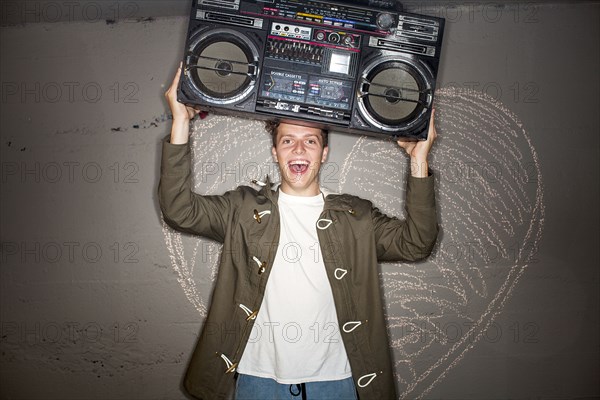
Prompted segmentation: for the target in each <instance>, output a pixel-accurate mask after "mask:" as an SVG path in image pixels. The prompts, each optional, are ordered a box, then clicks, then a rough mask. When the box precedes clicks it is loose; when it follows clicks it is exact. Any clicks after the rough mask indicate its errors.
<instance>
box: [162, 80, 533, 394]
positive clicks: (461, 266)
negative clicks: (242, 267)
mask: <svg viewBox="0 0 600 400" xmlns="http://www.w3.org/2000/svg"><path fill="white" fill-rule="evenodd" d="M262 126H263V125H262V123H261V122H257V121H248V120H243V119H237V118H230V117H220V116H211V117H209V118H207V119H206V120H204V121H196V122H195V124H194V125H193V128H192V132H193V135H192V141H191V143H192V144H191V146H192V154H193V160H194V161H193V163H194V165H193V176H194V179H195V183H194V186H195V190H196V191H197V192H199V193H203V194H220V193H223V192H224V191H226V190H228V189H232V188H234V187H235V186H237V185H239V184H250V183H249V182H250V180H251V179H263V178H264V176H265V175H266V174H269V175H270V176H272V177H274V179H278V172H277V168H276V165H275V164H274V163H272V161H271V156H270V146H271V144H270V138H269V137H268V135H267V134H265V133H264V130H263V129H262ZM436 126H437V129H438V134H439V137H438V141H437V142H436V144H435V146H434V148H433V150H432V154H431V160H430V167H431V168H432V170H433V171H434V174H435V175H436V196H437V201H438V212H439V222H440V236H439V238H438V242H437V244H436V247H435V249H434V251H433V253H432V255H431V256H430V257H429V258H427V259H426V260H425V261H422V262H417V263H386V264H382V265H381V278H382V284H383V287H384V292H385V301H386V310H385V311H386V315H387V321H388V328H389V332H390V340H391V346H392V349H393V353H394V354H393V355H394V360H395V373H396V377H397V384H398V391H399V392H398V393H399V396H400V397H401V398H421V397H423V396H425V395H426V394H427V393H428V392H430V391H431V389H432V388H434V387H435V386H436V385H437V384H439V383H440V382H441V381H442V380H443V378H444V377H445V376H446V374H447V373H448V371H449V370H450V369H452V367H454V366H456V365H457V364H458V363H460V361H461V360H462V359H463V358H464V356H465V354H466V353H467V352H468V351H469V350H470V349H472V348H473V347H474V346H476V345H477V344H478V343H481V342H482V341H483V340H487V341H490V340H491V341H494V340H499V339H500V338H501V336H502V334H504V335H506V334H507V333H508V332H506V330H507V327H504V331H502V327H501V326H499V325H498V324H496V323H495V320H496V318H497V316H498V315H499V314H500V313H501V312H502V310H503V308H504V304H505V303H506V301H507V299H508V298H509V297H510V296H511V294H512V293H513V291H514V290H515V289H516V288H517V284H518V282H519V279H520V277H521V276H522V274H523V273H524V271H525V270H526V268H527V267H528V266H529V265H531V264H532V263H535V262H536V261H537V260H536V252H537V249H538V245H539V243H540V239H541V235H542V228H543V223H544V203H543V184H542V176H541V169H540V165H539V161H538V157H537V154H536V152H535V149H534V147H533V146H532V144H531V141H530V138H529V136H528V134H527V132H526V131H525V130H524V129H523V127H522V125H521V123H520V122H519V120H518V118H517V117H516V116H515V115H514V114H513V113H512V112H510V111H509V110H508V109H507V108H506V107H505V106H504V105H502V104H501V103H499V102H497V101H495V100H494V99H492V98H490V97H487V96H485V95H483V94H481V93H476V92H473V91H468V90H465V89H459V88H444V89H441V90H438V91H436ZM332 150H333V151H334V152H335V149H332ZM341 157H342V161H341V162H340V163H339V165H338V167H339V169H336V170H337V171H338V172H339V173H338V175H337V177H338V178H339V179H336V180H335V186H337V187H331V185H330V184H328V186H329V188H330V189H333V190H335V191H337V192H347V193H352V194H356V195H360V196H362V197H364V198H367V199H370V200H372V201H373V202H374V204H375V205H377V207H379V208H380V209H381V210H382V211H384V212H386V213H387V214H388V215H395V216H398V217H403V216H404V188H405V185H406V177H407V171H408V168H409V165H408V158H407V156H406V155H404V154H402V152H401V151H400V149H399V148H398V146H397V145H396V144H395V143H390V142H389V141H384V140H378V139H373V138H369V137H363V136H357V137H356V141H355V142H354V144H353V146H352V149H351V151H350V152H349V153H348V154H346V155H345V157H344V156H341ZM220 160H235V161H233V162H231V161H227V162H225V161H220ZM330 181H331V180H330ZM163 232H164V237H165V241H166V245H167V249H168V252H169V255H170V258H171V264H172V267H173V271H174V273H175V274H176V276H177V279H178V281H179V284H180V285H181V288H182V289H183V292H184V294H185V296H186V297H187V299H188V300H189V301H190V302H191V303H192V304H193V305H194V307H195V308H196V309H197V310H198V312H199V313H200V316H201V317H204V316H206V312H207V302H208V301H209V297H210V291H211V287H212V283H213V281H214V279H215V276H216V274H217V265H218V258H219V251H220V245H219V244H217V243H214V242H211V241H208V240H206V239H203V238H198V237H194V236H190V235H186V234H181V233H179V232H176V231H174V230H172V229H171V228H169V227H168V226H166V224H163Z"/></svg>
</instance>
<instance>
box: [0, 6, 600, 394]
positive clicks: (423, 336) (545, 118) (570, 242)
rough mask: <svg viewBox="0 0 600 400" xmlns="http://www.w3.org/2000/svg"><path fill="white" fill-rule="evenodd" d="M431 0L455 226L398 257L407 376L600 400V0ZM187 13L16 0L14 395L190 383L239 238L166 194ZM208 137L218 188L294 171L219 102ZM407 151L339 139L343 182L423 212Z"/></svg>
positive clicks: (445, 180)
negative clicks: (189, 219)
mask: <svg viewBox="0 0 600 400" xmlns="http://www.w3.org/2000/svg"><path fill="white" fill-rule="evenodd" d="M67 3H68V4H75V5H74V6H72V5H68V4H67ZM90 4H92V5H90ZM427 4H428V5H426V6H424V5H423V4H422V3H419V2H410V3H409V2H405V6H406V8H407V9H409V10H411V11H416V12H421V13H426V14H432V15H439V16H444V17H446V18H447V26H446V35H445V39H444V50H443V60H442V63H441V66H440V73H439V83H438V86H439V89H438V91H437V110H438V121H437V124H438V131H439V140H438V142H437V143H436V146H435V147H434V151H433V154H432V166H433V168H434V169H435V171H436V174H437V181H436V184H437V188H436V190H437V192H436V193H437V196H438V199H439V210H440V223H441V228H442V234H441V235H440V239H439V241H438V244H437V246H436V249H435V251H434V254H433V255H432V256H431V257H430V258H429V259H428V260H427V261H425V262H421V263H416V264H401V263H399V264H385V265H382V266H381V276H382V283H383V286H384V289H385V292H386V304H387V313H388V319H389V326H390V335H391V339H392V347H393V352H394V359H395V361H396V365H395V366H396V372H397V373H398V389H399V393H401V394H402V395H403V397H406V398H420V397H422V398H428V399H499V398H502V399H508V398H511V399H512V398H515V399H516V398H518V399H524V398H536V399H537V398H542V399H547V398H552V399H567V398H569V399H570V398H598V397H599V396H600V389H599V387H598V379H597V376H598V372H599V371H598V362H599V357H598V356H599V354H598V353H599V343H598V311H599V310H598V308H599V307H598V303H599V296H598V295H599V292H598V287H599V286H598V267H597V266H598V264H599V261H600V260H599V251H598V243H599V237H598V236H599V235H598V221H599V218H598V170H599V168H598V167H599V165H598V149H599V143H598V133H599V119H598V109H600V104H599V89H600V88H599V80H598V79H599V78H598V69H599V66H600V62H599V61H600V60H599V48H600V46H599V43H598V42H599V40H598V39H599V34H600V32H599V17H600V6H599V3H598V2H577V3H567V2H564V3H554V4H545V3H543V2H534V3H520V2H504V3H501V4H491V3H476V2H469V3H465V4H464V5H461V6H456V5H455V3H451V2H438V3H435V4H433V3H427ZM24 5H25V6H27V7H31V8H27V9H26V8H23V7H25V6H24ZM73 7H75V8H73ZM187 8H188V4H187V2H186V1H177V2H164V1H163V2H160V1H146V2H87V1H86V2H48V1H40V2H29V1H28V2H4V3H2V25H3V27H2V30H1V39H0V46H1V47H0V49H1V61H0V71H1V82H2V87H1V107H2V108H1V117H0V128H1V139H0V155H1V157H2V159H1V164H0V165H1V168H2V169H1V173H0V179H1V185H2V186H1V187H2V189H1V194H0V200H1V206H0V207H1V208H0V212H1V214H0V216H1V224H2V225H1V246H0V250H1V252H0V257H1V262H2V267H1V270H0V271H1V283H0V289H1V294H0V300H1V308H0V318H1V324H0V329H1V332H0V333H1V334H0V346H1V353H0V362H1V365H0V397H1V398H6V399H84V398H85V399H88V398H89V399H133V398H139V399H183V398H185V395H184V394H183V392H182V390H181V388H180V382H181V378H182V375H183V373H184V370H185V366H186V363H187V361H188V357H189V355H190V353H191V351H192V348H193V345H194V343H195V340H196V337H197V334H198V332H199V329H200V326H201V322H202V319H203V317H204V315H205V312H206V306H207V305H208V303H209V298H210V288H211V283H212V281H213V279H214V274H215V272H216V271H215V265H216V260H217V255H218V250H219V248H218V246H217V245H215V244H214V243H211V242H208V241H205V240H203V239H199V238H195V237H191V236H188V235H181V234H179V233H176V232H174V231H172V230H170V229H169V228H167V227H166V226H164V224H163V223H162V220H161V216H160V211H159V209H158V204H157V199H156V187H157V180H158V172H159V151H160V140H161V138H163V137H164V136H165V135H166V134H167V133H168V131H169V116H168V109H167V107H166V104H165V101H164V99H163V93H164V91H165V89H166V87H167V86H168V84H169V83H170V81H171V79H172V76H173V73H174V71H175V67H176V64H177V62H178V60H179V59H180V58H181V55H182V51H183V44H184V40H185V37H184V36H185V30H186V24H187V21H186V16H185V14H186V13H187ZM84 11H85V13H84ZM115 13H116V14H115ZM106 20H109V21H106ZM112 20H115V21H112ZM192 146H193V150H194V161H195V165H194V172H195V179H196V187H197V190H198V191H199V192H203V193H218V192H222V191H223V190H226V189H228V188H231V187H235V186H236V185H238V184H247V183H248V181H249V179H252V178H254V177H260V176H262V175H264V174H265V173H273V171H274V168H275V167H274V165H273V164H271V163H270V161H269V156H268V154H269V142H268V138H267V137H266V135H265V134H264V133H263V132H262V131H261V125H260V124H259V123H256V122H252V121H247V120H241V119H236V118H226V117H220V116H214V115H213V116H209V117H208V118H207V119H205V120H204V121H197V122H196V123H195V124H194V136H193V139H192ZM406 163H407V159H406V157H405V156H404V155H403V154H402V153H401V152H400V151H399V150H398V149H397V147H396V146H395V145H394V144H393V143H388V142H384V141H381V140H375V139H371V138H363V137H358V136H352V135H346V134H340V133H334V134H333V135H332V138H331V157H330V159H329V161H328V163H327V164H326V165H325V166H324V168H325V169H324V173H323V176H322V179H323V184H324V185H325V186H328V187H330V188H332V189H333V190H338V191H347V192H352V193H357V194H360V195H363V196H365V197H368V198H371V199H373V200H374V202H375V203H376V204H377V205H378V206H380V207H381V208H382V209H383V210H385V211H386V212H389V213H391V214H397V215H402V212H403V211H402V208H403V205H402V203H403V201H402V199H403V193H404V189H403V187H404V186H403V185H404V180H405V175H406Z"/></svg>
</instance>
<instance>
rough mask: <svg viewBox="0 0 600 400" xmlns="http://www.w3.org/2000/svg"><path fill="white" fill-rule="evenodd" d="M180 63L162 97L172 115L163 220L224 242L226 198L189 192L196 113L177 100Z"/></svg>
mask: <svg viewBox="0 0 600 400" xmlns="http://www.w3.org/2000/svg"><path fill="white" fill-rule="evenodd" d="M180 76H181V64H180V66H179V69H178V70H177V73H176V74H175V78H174V79H173V82H172V84H171V86H170V87H169V89H168V90H167V92H166V93H165V97H166V98H167V102H168V103H169V107H170V108H171V112H172V114H173V125H172V127H171V136H170V140H169V139H166V140H165V141H164V143H163V149H162V165H161V176H160V183H159V186H158V198H159V203H160V208H161V210H162V212H163V218H164V219H165V222H167V223H168V224H169V225H170V226H172V227H173V228H175V229H178V230H181V231H184V232H189V233H194V234H198V235H202V236H206V237H209V238H211V239H215V240H218V241H223V238H224V236H225V229H226V222H227V218H228V214H229V210H230V206H229V197H228V196H200V195H198V194H196V193H193V192H192V178H191V151H190V148H189V144H188V141H189V135H190V128H189V126H190V120H191V119H192V118H194V117H195V116H196V115H197V114H198V113H199V111H198V110H195V109H193V108H192V107H188V106H185V105H183V104H181V103H179V102H178V101H177V86H178V85H179V78H180Z"/></svg>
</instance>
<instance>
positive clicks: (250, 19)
mask: <svg viewBox="0 0 600 400" xmlns="http://www.w3.org/2000/svg"><path fill="white" fill-rule="evenodd" d="M362 3H364V2H361V3H360V4H358V5H357V2H354V3H353V4H350V3H343V2H337V1H327V2H323V1H314V0H306V1H300V0H193V4H192V12H191V16H190V23H189V28H188V35H187V42H186V47H185V54H184V62H183V64H184V68H183V74H182V78H181V80H180V85H179V88H178V101H180V102H182V103H184V104H188V105H193V106H195V107H197V108H200V109H202V110H206V111H215V112H218V113H225V114H231V115H236V116H242V117H249V118H255V119H264V120H286V121H291V122H294V123H298V124H303V125H311V126H317V127H325V128H329V129H334V130H336V131H347V132H350V133H359V134H367V135H372V136H380V137H389V138H394V139H395V138H399V137H403V138H408V139H424V138H426V137H427V126H428V122H429V117H430V114H431V107H432V104H433V94H434V89H435V80H436V76H437V70H438V64H439V60H440V50H441V43H442V35H443V30H444V20H443V19H441V18H435V17H429V16H423V15H417V14H411V13H404V12H401V11H398V10H396V9H395V8H393V7H383V6H382V5H388V4H387V3H385V0H380V1H378V2H375V1H373V2H369V3H368V4H364V5H363V4H362ZM374 3H376V4H377V5H378V6H373V5H372V4H374Z"/></svg>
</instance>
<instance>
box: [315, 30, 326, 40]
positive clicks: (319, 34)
mask: <svg viewBox="0 0 600 400" xmlns="http://www.w3.org/2000/svg"><path fill="white" fill-rule="evenodd" d="M316 38H317V40H318V41H322V40H325V32H323V31H319V32H317V35H316Z"/></svg>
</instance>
